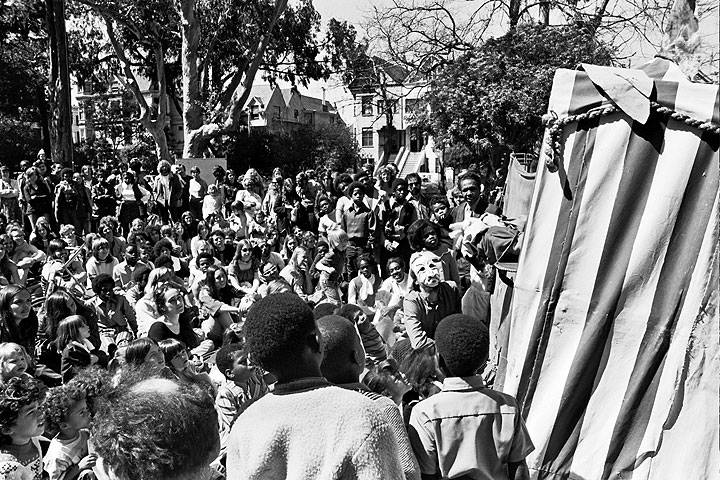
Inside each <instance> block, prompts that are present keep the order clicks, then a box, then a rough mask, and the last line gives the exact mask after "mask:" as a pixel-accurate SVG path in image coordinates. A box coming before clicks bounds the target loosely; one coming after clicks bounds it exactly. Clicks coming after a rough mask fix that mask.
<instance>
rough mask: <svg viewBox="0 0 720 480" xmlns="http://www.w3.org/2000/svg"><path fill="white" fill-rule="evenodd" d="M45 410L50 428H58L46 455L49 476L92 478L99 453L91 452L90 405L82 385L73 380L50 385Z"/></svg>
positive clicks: (52, 479)
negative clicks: (63, 383) (89, 444)
mask: <svg viewBox="0 0 720 480" xmlns="http://www.w3.org/2000/svg"><path fill="white" fill-rule="evenodd" d="M43 410H44V411H45V413H46V416H47V418H46V425H47V428H48V430H49V431H52V432H57V434H56V435H55V437H54V438H53V439H52V441H51V442H50V446H49V447H48V451H47V453H46V454H45V458H44V459H43V465H44V468H45V471H46V472H47V473H48V475H49V477H50V480H65V479H75V478H92V468H93V466H94V465H95V460H96V458H97V457H96V456H95V455H94V454H89V453H88V440H89V438H90V432H89V431H88V428H89V427H90V409H89V408H88V405H87V400H86V395H85V389H84V388H83V386H82V385H80V384H78V383H74V382H70V383H68V384H66V385H63V386H61V387H57V388H52V389H50V390H49V391H48V393H47V396H46V397H45V401H44V402H43Z"/></svg>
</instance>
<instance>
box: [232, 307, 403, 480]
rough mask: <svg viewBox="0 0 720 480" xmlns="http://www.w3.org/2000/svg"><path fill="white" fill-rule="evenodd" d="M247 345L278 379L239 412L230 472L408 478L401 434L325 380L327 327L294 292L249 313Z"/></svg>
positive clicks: (358, 398) (368, 403) (370, 406)
mask: <svg viewBox="0 0 720 480" xmlns="http://www.w3.org/2000/svg"><path fill="white" fill-rule="evenodd" d="M245 336H246V341H247V344H246V345H247V351H248V354H249V355H250V358H251V359H252V361H253V362H257V363H259V364H260V366H261V367H263V368H265V369H267V370H268V371H269V372H270V373H271V374H273V375H274V376H275V377H276V378H277V379H278V381H277V383H276V384H275V388H274V390H273V392H272V393H269V394H267V395H265V396H263V397H262V398H261V399H260V400H258V401H256V402H255V403H253V404H252V405H250V407H248V408H247V409H246V410H245V411H244V412H243V414H242V415H240V416H239V417H238V419H237V420H236V421H235V424H234V426H233V428H232V430H231V432H230V436H229V439H228V447H227V475H226V477H227V478H285V477H286V476H287V475H288V472H291V473H292V476H293V477H296V478H316V477H318V476H321V477H323V478H341V477H346V476H347V475H348V472H352V473H353V475H352V476H353V477H354V478H388V479H390V478H392V479H397V478H402V477H403V469H402V464H401V463H400V457H399V452H398V445H397V440H396V438H395V434H394V433H393V431H392V430H391V428H390V426H389V425H388V424H387V420H386V419H385V417H384V415H383V411H382V410H381V409H380V407H378V405H377V404H376V403H375V402H374V401H373V400H371V399H369V398H367V397H366V396H364V395H361V394H360V393H358V392H353V391H350V390H346V389H344V388H340V387H336V386H333V385H331V384H330V383H328V381H327V380H326V379H325V378H323V376H322V372H321V370H320V365H321V362H322V359H323V353H322V349H321V340H320V332H319V331H318V327H317V325H316V323H315V319H314V317H313V312H312V310H311V309H310V307H309V306H308V305H307V303H305V302H304V301H303V300H302V299H300V297H298V296H297V295H295V294H294V293H279V294H276V295H270V296H267V297H265V298H262V299H260V300H258V301H257V303H255V305H253V306H252V308H251V309H250V312H248V316H247V322H246V323H245Z"/></svg>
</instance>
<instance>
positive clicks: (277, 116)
mask: <svg viewBox="0 0 720 480" xmlns="http://www.w3.org/2000/svg"><path fill="white" fill-rule="evenodd" d="M273 119H274V120H280V107H273Z"/></svg>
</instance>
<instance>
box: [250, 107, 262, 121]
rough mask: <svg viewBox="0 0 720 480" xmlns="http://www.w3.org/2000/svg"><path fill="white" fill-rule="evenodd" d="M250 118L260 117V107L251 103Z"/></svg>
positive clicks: (257, 118)
mask: <svg viewBox="0 0 720 480" xmlns="http://www.w3.org/2000/svg"><path fill="white" fill-rule="evenodd" d="M250 119H251V120H259V119H260V107H258V106H257V105H252V106H251V107H250Z"/></svg>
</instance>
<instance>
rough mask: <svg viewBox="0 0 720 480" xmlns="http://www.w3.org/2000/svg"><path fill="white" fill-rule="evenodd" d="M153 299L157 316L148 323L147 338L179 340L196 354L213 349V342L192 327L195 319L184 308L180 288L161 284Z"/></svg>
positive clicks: (158, 340)
mask: <svg viewBox="0 0 720 480" xmlns="http://www.w3.org/2000/svg"><path fill="white" fill-rule="evenodd" d="M154 301H155V308H156V310H157V312H158V315H159V316H158V318H156V319H155V321H154V322H152V324H151V325H150V328H149V329H148V333H147V336H148V338H150V339H152V340H154V341H155V342H161V341H163V340H167V339H174V340H178V341H181V342H183V343H184V344H185V345H186V346H187V348H189V349H190V350H191V351H192V352H193V354H196V355H204V354H206V353H208V352H210V351H211V350H212V349H213V342H212V341H210V340H205V339H204V337H203V336H201V335H198V330H195V329H193V323H195V322H196V319H195V318H193V317H192V313H191V311H190V310H189V309H186V308H185V300H184V295H183V292H182V291H181V290H178V289H177V288H176V287H174V286H173V285H172V284H169V283H166V284H163V285H161V286H160V287H158V288H157V289H156V290H155V297H154ZM221 341H222V337H221Z"/></svg>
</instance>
